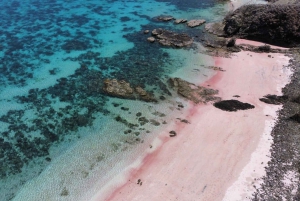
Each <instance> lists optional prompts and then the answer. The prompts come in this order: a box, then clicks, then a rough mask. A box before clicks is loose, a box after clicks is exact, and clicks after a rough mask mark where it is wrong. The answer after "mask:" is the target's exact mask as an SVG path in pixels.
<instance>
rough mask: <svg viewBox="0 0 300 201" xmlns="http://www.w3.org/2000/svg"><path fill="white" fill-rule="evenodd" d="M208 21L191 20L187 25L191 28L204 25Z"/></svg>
mask: <svg viewBox="0 0 300 201" xmlns="http://www.w3.org/2000/svg"><path fill="white" fill-rule="evenodd" d="M205 22H206V21H205V20H190V21H188V22H187V25H188V26H189V27H191V28H193V27H197V26H200V25H202V24H204V23H205Z"/></svg>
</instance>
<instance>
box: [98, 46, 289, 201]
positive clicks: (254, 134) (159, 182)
mask: <svg viewBox="0 0 300 201" xmlns="http://www.w3.org/2000/svg"><path fill="white" fill-rule="evenodd" d="M268 55H271V57H268ZM288 60H289V58H288V57H286V56H283V55H282V54H278V53H272V54H271V53H269V54H266V53H260V54H259V53H253V52H239V53H236V54H234V55H233V56H232V58H215V66H218V67H221V68H223V69H224V70H225V71H224V72H218V73H217V74H216V75H215V76H213V77H212V78H211V79H210V80H209V81H207V82H206V83H204V84H203V85H204V86H210V87H211V88H214V89H218V90H219V96H221V97H222V99H238V100H240V101H242V102H247V103H250V104H252V105H254V106H255V108H254V109H251V110H244V111H238V112H225V111H222V110H219V109H217V108H215V107H214V106H213V105H212V104H207V105H193V104H192V103H191V104H190V107H189V108H188V109H187V111H186V113H185V114H184V115H183V116H181V117H180V118H182V119H187V120H188V121H189V122H190V124H185V123H182V122H180V121H177V122H173V123H172V124H170V126H169V127H168V130H165V131H163V132H161V133H160V134H159V137H158V138H157V139H156V140H155V142H154V143H153V145H154V146H153V147H152V148H151V150H150V149H149V150H146V151H145V153H144V154H145V157H144V159H143V160H142V161H137V162H136V163H135V164H133V166H132V167H130V168H128V169H127V170H124V172H123V173H121V174H120V175H122V176H120V175H119V176H116V178H115V180H113V181H112V182H111V183H109V184H107V186H105V187H103V190H102V191H101V192H99V193H98V194H97V195H95V197H94V199H93V200H98V201H103V200H105V201H108V200H109V201H112V200H114V201H128V200H130V201H135V200H144V201H162V200H166V201H167V200H170V201H175V200H180V201H193V200H195V201H196V200H197V201H202V200H203V201H204V200H205V201H210V200H211V201H218V200H220V201H221V200H223V199H224V200H230V201H235V200H243V199H244V198H245V197H246V196H248V195H249V194H251V189H249V188H248V187H249V185H250V186H251V185H252V182H253V181H254V179H255V178H256V177H259V176H261V175H263V174H264V169H263V167H264V165H265V164H266V162H267V161H268V157H266V155H267V154H268V151H269V150H268V148H269V147H270V142H271V141H270V140H271V139H270V135H269V134H270V131H271V127H270V126H272V125H273V124H274V120H275V118H276V113H275V111H276V110H277V109H279V107H278V106H270V105H266V104H265V103H263V102H260V101H259V98H261V97H262V96H264V95H266V94H277V95H279V94H281V88H282V87H283V86H284V85H285V84H287V83H288V82H289V75H290V73H291V72H290V71H289V69H288V68H287V67H286V66H287V65H288ZM234 95H239V96H240V97H239V98H234V97H233V96H234ZM170 130H174V131H176V132H177V136H176V137H169V131H170ZM141 154H142V153H141ZM253 173H257V174H253ZM252 190H253V189H252ZM226 192H227V194H226ZM247 193H248V194H247ZM224 196H225V197H224Z"/></svg>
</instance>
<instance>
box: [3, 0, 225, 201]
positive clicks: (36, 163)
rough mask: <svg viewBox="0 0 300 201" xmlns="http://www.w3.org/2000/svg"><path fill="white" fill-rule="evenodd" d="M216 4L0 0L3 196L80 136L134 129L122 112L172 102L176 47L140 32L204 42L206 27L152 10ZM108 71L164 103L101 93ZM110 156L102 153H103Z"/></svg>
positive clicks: (208, 15) (201, 11)
mask: <svg viewBox="0 0 300 201" xmlns="http://www.w3.org/2000/svg"><path fill="white" fill-rule="evenodd" d="M216 4H217V3H216V2H214V1H209V0H203V1H198V0H197V1H196V0H186V1H177V0H157V1H154V0H152V1H151V0H143V1H140V0H132V1H118V0H86V1H81V0H77V1H62V0H27V1H3V0H1V1H0V8H1V9H0V16H1V19H0V20H1V24H0V194H1V196H0V197H1V198H0V200H3V201H6V200H12V199H13V198H14V197H15V196H16V195H17V194H18V192H19V191H20V190H21V189H22V187H23V185H24V184H26V182H28V181H30V180H31V179H33V178H36V177H38V176H39V175H40V173H41V172H43V171H44V170H45V169H46V168H47V167H50V166H51V165H52V163H54V162H53V161H55V160H58V158H59V157H60V156H61V155H63V154H64V153H67V152H68V150H69V148H70V147H72V146H74V145H75V144H76V143H79V142H80V140H82V139H85V138H93V136H94V135H95V136H97V140H99V141H103V142H104V141H105V140H104V139H106V138H107V136H108V133H110V132H112V133H111V134H110V135H109V136H110V137H111V138H116V139H117V138H120V136H121V137H122V136H123V135H124V132H125V131H128V130H129V128H128V123H127V124H126V123H124V121H123V123H122V121H121V123H120V121H118V118H117V117H118V116H121V117H122V118H123V119H127V121H128V122H130V120H132V121H135V119H134V117H136V114H137V113H138V112H142V113H143V116H147V115H148V116H147V118H148V117H149V118H151V117H150V116H151V114H150V113H149V108H150V107H155V106H157V105H159V104H163V102H165V101H166V100H169V99H170V100H171V99H172V98H173V97H172V95H171V93H170V91H169V89H168V86H167V79H168V78H169V75H170V74H171V73H174V72H175V71H176V70H178V69H180V67H182V66H181V63H180V62H179V61H178V60H176V59H174V52H175V54H176V50H170V49H168V48H164V47H161V46H160V45H159V44H150V43H148V42H147V40H146V39H147V37H149V35H147V34H144V33H143V31H144V30H147V29H148V30H153V29H154V28H159V27H163V28H165V29H169V30H176V31H177V32H185V33H188V34H189V35H191V36H193V37H196V36H197V40H199V41H200V40H201V38H202V37H203V33H202V31H201V30H202V29H203V28H195V29H188V28H187V27H186V26H185V25H176V26H175V25H174V24H173V23H172V22H168V23H162V22H157V21H156V20H154V17H155V16H158V15H173V16H174V17H176V18H187V19H192V18H205V19H206V20H208V21H214V20H217V19H218V17H217V15H218V13H214V12H210V10H209V9H211V8H212V7H213V6H215V5H216ZM212 11H215V10H212ZM217 11H220V12H221V13H222V12H223V10H222V8H219V9H217ZM186 51H189V50H188V49H187V50H186ZM170 52H171V53H173V54H171V53H170ZM187 55H189V54H187ZM178 57H179V56H178ZM107 78H110V79H112V78H114V79H118V80H126V81H128V82H130V84H131V85H132V86H141V87H143V88H145V89H147V90H148V91H149V92H151V93H153V94H154V96H155V98H156V99H157V100H158V103H155V104H154V103H146V102H141V101H136V100H123V99H117V98H112V97H109V96H108V95H107V94H105V93H104V91H103V81H104V80H105V79H107ZM143 107H144V108H146V109H143ZM157 107H159V106H157ZM137 108H138V109H137ZM145 113H146V114H145ZM147 113H149V114H147ZM149 115H150V116H149ZM152 118H154V119H156V118H158V117H157V116H156V117H155V116H154V117H152ZM160 120H161V119H160ZM133 124H134V123H133ZM149 124H150V123H149ZM151 126H152V127H151ZM153 126H154V127H155V125H149V126H148V127H147V126H144V125H143V126H140V127H139V128H138V129H136V130H134V129H133V131H132V133H131V135H132V136H133V137H135V138H136V139H138V141H140V140H142V139H143V137H144V136H145V135H146V134H147V133H149V132H150V131H151V129H153ZM116 130H117V131H116ZM104 131H105V132H104ZM130 132H131V131H130ZM95 133H96V134H95ZM99 136H100V137H99ZM111 145H112V144H110V146H111ZM76 146H77V145H76ZM85 146H86V144H85ZM101 146H104V145H101ZM113 146H117V147H118V146H119V145H118V144H113ZM91 149H92V148H91ZM103 149H104V148H103ZM105 154H106V153H104V152H101V154H99V155H97V157H96V158H97V160H98V159H99V161H100V159H101V158H102V157H104V155H105ZM73 155H75V156H74V157H76V154H73ZM99 157H100V158H99ZM66 163H68V162H67V161H66ZM69 163H71V162H69ZM54 164H55V163H54ZM94 165H95V164H94ZM99 166H101V165H99ZM52 176H53V177H56V176H57V175H50V176H49V177H52ZM61 188H62V192H64V187H61ZM31 193H32V192H31ZM61 196H62V198H61V199H62V200H69V198H67V196H65V195H61ZM64 196H65V197H64ZM30 197H31V194H30V193H29V192H28V197H27V198H24V199H23V200H57V199H56V198H53V197H52V198H42V197H41V198H39V199H38V198H36V197H35V199H30ZM17 200H20V199H19V198H18V199H17Z"/></svg>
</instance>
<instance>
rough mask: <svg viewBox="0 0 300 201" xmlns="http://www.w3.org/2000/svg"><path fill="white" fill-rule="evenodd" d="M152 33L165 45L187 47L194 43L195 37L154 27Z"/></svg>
mask: <svg viewBox="0 0 300 201" xmlns="http://www.w3.org/2000/svg"><path fill="white" fill-rule="evenodd" d="M152 35H153V36H154V37H156V39H157V41H158V42H159V43H160V44H162V45H164V46H173V47H185V46H189V45H191V44H192V43H193V39H192V38H191V37H190V36H188V35H187V34H183V33H175V32H172V31H168V30H164V29H154V30H153V31H152Z"/></svg>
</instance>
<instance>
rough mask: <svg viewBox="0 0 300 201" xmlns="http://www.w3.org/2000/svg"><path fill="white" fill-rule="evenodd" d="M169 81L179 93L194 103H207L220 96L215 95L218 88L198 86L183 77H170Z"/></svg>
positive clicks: (217, 99)
mask: <svg viewBox="0 0 300 201" xmlns="http://www.w3.org/2000/svg"><path fill="white" fill-rule="evenodd" d="M169 83H170V85H171V87H172V88H173V89H175V90H176V91H177V93H178V94H179V95H181V96H183V97H185V98H187V99H188V100H191V101H193V102H194V103H207V102H209V101H219V100H220V98H219V97H216V96H215V95H216V94H218V90H214V89H208V88H205V87H201V86H196V85H194V84H192V83H189V82H187V81H185V80H183V79H181V78H170V79H169Z"/></svg>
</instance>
